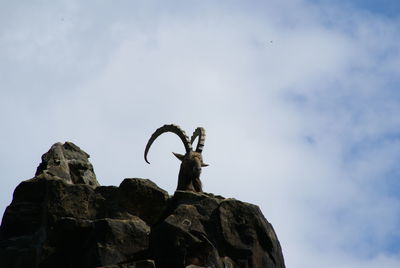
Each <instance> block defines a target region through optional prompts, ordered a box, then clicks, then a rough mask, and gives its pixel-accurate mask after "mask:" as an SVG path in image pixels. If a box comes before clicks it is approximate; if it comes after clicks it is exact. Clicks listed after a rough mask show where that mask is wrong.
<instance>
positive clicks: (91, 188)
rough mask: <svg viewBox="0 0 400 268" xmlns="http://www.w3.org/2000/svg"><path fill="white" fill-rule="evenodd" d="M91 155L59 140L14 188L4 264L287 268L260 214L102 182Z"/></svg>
mask: <svg viewBox="0 0 400 268" xmlns="http://www.w3.org/2000/svg"><path fill="white" fill-rule="evenodd" d="M88 157H89V155H88V154H86V153H85V152H83V151H82V150H80V149H79V147H77V146H76V145H74V144H73V143H70V142H67V143H64V144H61V143H57V144H55V145H53V146H52V148H51V149H50V150H49V152H47V153H46V154H44V155H43V157H42V163H41V164H40V165H39V167H38V170H37V172H36V175H35V177H34V178H33V179H30V180H27V181H23V182H22V183H20V185H18V186H17V188H16V189H15V191H14V196H13V201H12V203H11V204H10V205H9V206H8V207H7V209H6V211H5V213H4V216H3V220H2V223H1V227H0V267H10V268H29V267H40V268H45V267H46V268H47V267H61V268H63V267H65V268H67V267H68V268H70V267H74V268H79V267H82V268H83V267H85V268H90V267H107V268H117V267H122V268H128V267H129V268H134V267H136V268H154V267H157V268H167V267H168V268H181V267H182V268H183V267H192V268H196V267H215V268H228V267H229V268H242V267H246V268H253V267H254V268H256V267H257V268H278V267H279V268H281V267H285V265H284V260H283V256H282V251H281V247H280V244H279V241H278V239H277V237H276V235H275V232H274V230H273V228H272V226H271V224H270V223H269V222H268V221H267V220H266V219H265V218H264V216H263V215H262V213H261V211H260V209H259V208H258V207H257V206H255V205H252V204H248V203H244V202H241V201H238V200H235V199H225V198H223V197H220V196H214V195H212V194H206V193H193V192H187V191H176V192H175V194H174V196H172V197H170V196H169V195H168V193H167V192H166V191H164V190H162V189H160V188H159V187H157V185H155V184H154V183H153V182H151V181H150V180H145V179H125V180H124V181H123V182H122V183H121V184H120V185H119V187H115V186H99V184H98V182H97V180H96V177H95V175H94V172H93V168H92V165H91V164H90V163H89V161H88Z"/></svg>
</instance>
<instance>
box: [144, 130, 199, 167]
mask: <svg viewBox="0 0 400 268" xmlns="http://www.w3.org/2000/svg"><path fill="white" fill-rule="evenodd" d="M165 132H172V133H175V134H176V135H178V136H179V138H181V140H182V142H183V145H184V146H185V149H186V153H188V152H190V151H192V145H191V143H190V142H189V138H188V137H187V136H186V133H185V131H183V130H182V129H181V128H180V127H179V126H177V125H164V126H162V127H160V128H159V129H157V130H156V131H155V132H154V133H153V135H151V137H150V139H149V141H148V142H147V145H146V149H145V150H144V160H146V162H147V163H148V164H150V162H149V161H148V160H147V153H148V152H149V149H150V146H151V145H152V144H153V142H154V141H155V140H156V139H157V137H158V136H160V135H161V134H163V133H165Z"/></svg>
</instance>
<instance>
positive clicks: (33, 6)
mask: <svg viewBox="0 0 400 268" xmlns="http://www.w3.org/2000/svg"><path fill="white" fill-rule="evenodd" d="M399 14H400V3H399V2H398V0H375V1H374V0H347V1H345V0H279V1H278V0H269V1H267V0H265V1H239V0H237V1H206V0H203V1H194V0H186V1H184V0H181V1H178V0H176V1H106V0H103V1H73V0H68V1H18V2H17V1H2V5H1V9H0V48H1V49H0V123H1V131H0V140H1V150H0V170H1V189H0V213H3V211H4V209H5V208H6V206H7V205H8V204H9V203H10V202H11V199H12V192H13V190H14V188H15V187H16V186H17V185H18V184H19V183H20V182H21V181H22V180H25V179H29V178H31V177H33V175H34V172H35V170H36V167H37V165H38V164H39V163H40V157H41V155H42V154H43V153H45V152H46V151H47V150H48V149H49V148H50V146H51V145H52V144H53V143H55V142H58V141H62V142H64V141H72V142H74V143H76V144H77V145H78V146H80V147H81V148H82V149H83V150H85V151H86V152H88V153H89V154H90V155H91V162H92V163H93V165H94V168H95V172H96V174H97V177H98V180H99V182H100V183H101V184H102V185H118V184H119V183H120V182H121V181H122V180H123V179H124V178H127V177H141V178H150V179H152V180H153V181H154V182H155V183H157V184H158V185H159V186H160V187H162V188H164V189H166V190H167V191H168V192H169V193H170V194H172V193H173V191H174V189H175V187H176V182H177V174H178V170H179V163H178V161H177V160H176V159H175V158H174V156H173V155H172V154H171V152H172V151H174V152H178V153H182V152H183V151H184V148H183V145H182V144H181V142H180V140H179V139H178V138H177V136H175V135H173V134H165V135H163V136H161V137H160V138H159V139H158V140H157V141H156V142H155V143H154V144H153V146H152V148H151V150H150V153H149V160H150V162H151V165H148V164H146V163H145V161H144V159H143V150H144V146H145V144H146V142H147V140H148V138H149V137H150V135H151V134H152V133H153V131H154V130H155V129H157V128H158V127H160V126H162V125H164V124H167V123H175V124H178V125H180V126H181V127H182V128H183V129H185V130H186V131H187V133H191V132H192V131H193V130H194V129H195V127H197V126H203V127H204V128H205V129H206V131H207V140H206V146H205V149H204V153H203V155H204V159H205V161H206V162H207V163H209V164H210V166H209V167H207V168H206V169H205V170H204V172H203V175H202V180H203V184H204V190H205V191H206V192H212V193H215V194H220V195H223V196H225V197H235V198H237V199H240V200H243V201H246V202H251V203H255V204H258V205H259V206H260V207H261V209H262V211H263V213H264V215H265V216H266V218H267V219H268V220H269V221H270V222H271V223H272V224H273V226H274V228H275V230H276V232H277V235H278V237H279V239H280V242H281V245H282V248H283V253H284V256H285V261H286V264H287V267H300V268H302V267H327V268H330V267H332V268H333V267H351V268H353V267H363V268H375V267H379V268H382V267H385V268H392V267H393V268H394V267H400V229H399V226H400V192H399V186H400V182H399V177H400V165H399V160H400V116H399V115H400V92H399V88H398V87H399V84H400V45H399V44H400V15H399Z"/></svg>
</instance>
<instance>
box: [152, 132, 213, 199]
mask: <svg viewBox="0 0 400 268" xmlns="http://www.w3.org/2000/svg"><path fill="white" fill-rule="evenodd" d="M165 132H172V133H175V134H177V135H178V136H179V138H180V139H181V140H182V142H183V145H184V146H185V149H186V153H185V154H177V153H173V154H174V155H175V156H176V157H177V158H178V159H179V160H180V161H181V167H180V170H179V176H178V187H177V190H183V191H193V192H202V191H203V190H202V184H201V181H200V174H201V168H202V167H206V166H208V165H207V164H204V162H203V157H202V155H201V153H202V151H203V147H204V141H205V136H206V133H205V130H204V128H202V127H198V128H196V130H195V131H194V132H193V135H192V137H191V139H190V141H189V138H188V137H187V136H186V134H185V132H184V131H183V130H182V129H181V128H180V127H179V126H177V125H164V126H162V127H160V128H159V129H157V130H156V131H155V132H154V133H153V135H152V136H151V137H150V139H149V141H148V142H147V145H146V149H145V151H144V159H145V160H146V162H147V163H149V161H147V153H148V151H149V149H150V146H151V144H152V143H153V142H154V141H155V139H157V137H158V136H160V135H161V134H163V133H165ZM197 137H199V141H198V144H197V146H196V150H195V151H193V149H192V143H193V142H194V141H195V139H196V138H197ZM149 164H150V163H149Z"/></svg>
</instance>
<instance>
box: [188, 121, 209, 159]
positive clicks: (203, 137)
mask: <svg viewBox="0 0 400 268" xmlns="http://www.w3.org/2000/svg"><path fill="white" fill-rule="evenodd" d="M197 137H199V142H198V143H197V147H196V152H198V153H201V152H202V151H203V147H204V142H205V141H206V130H205V129H204V128H202V127H198V128H196V130H195V131H194V132H193V135H192V138H191V139H190V143H191V144H193V142H194V140H195V139H196V138H197Z"/></svg>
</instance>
